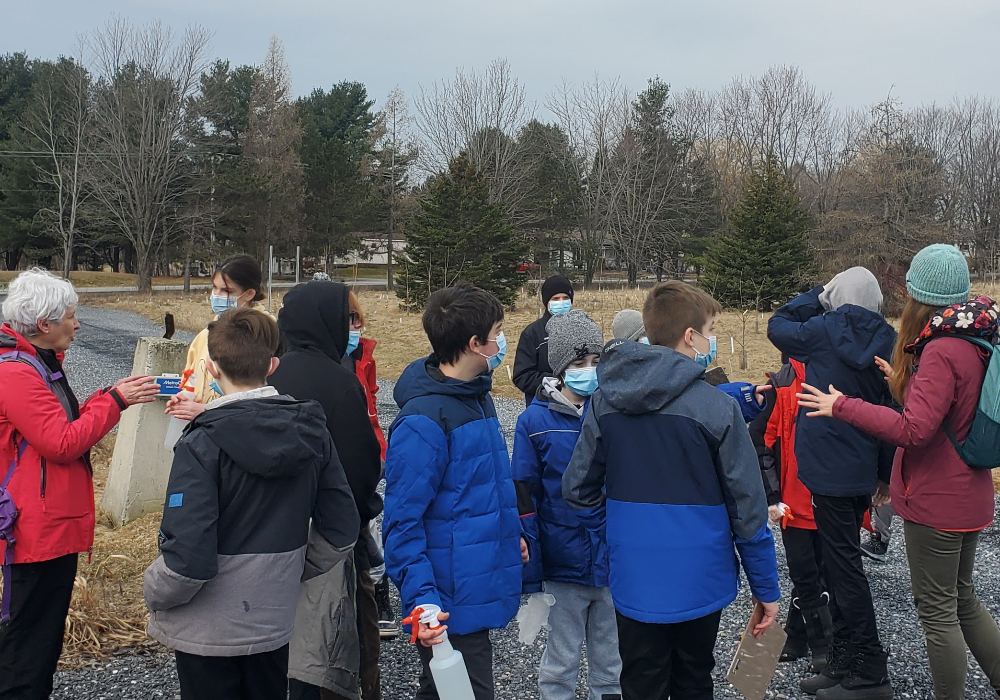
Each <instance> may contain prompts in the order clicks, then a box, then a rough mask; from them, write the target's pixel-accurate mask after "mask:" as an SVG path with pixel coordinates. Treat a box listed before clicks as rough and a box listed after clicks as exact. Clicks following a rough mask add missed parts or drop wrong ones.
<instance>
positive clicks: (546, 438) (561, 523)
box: [511, 377, 608, 593]
mask: <svg viewBox="0 0 1000 700" xmlns="http://www.w3.org/2000/svg"><path fill="white" fill-rule="evenodd" d="M554 383H555V380H554V379H552V378H550V377H549V378H546V379H543V380H542V385H541V386H540V387H539V388H538V394H537V395H536V397H535V399H534V400H533V401H532V402H531V405H530V406H528V408H526V409H525V411H524V412H523V413H522V414H521V415H520V417H519V418H518V419H517V430H516V432H515V433H514V452H513V456H512V458H511V468H512V469H513V472H514V485H515V486H516V487H517V497H518V509H519V510H520V513H521V527H522V528H523V530H524V532H525V534H526V535H527V537H528V542H529V551H530V554H531V559H530V561H529V562H528V565H527V566H525V567H524V586H523V592H524V593H534V592H536V591H540V590H542V587H541V583H542V581H560V582H562V583H575V584H578V585H581V586H592V587H603V586H607V585H608V550H607V546H606V545H605V544H604V542H603V539H602V537H601V536H600V534H599V533H597V532H591V531H590V530H588V529H587V528H586V527H584V525H583V523H582V522H581V521H580V518H579V517H578V516H577V514H576V511H574V510H573V509H572V508H570V507H569V504H567V503H566V499H564V498H563V495H562V477H563V473H564V472H565V471H566V467H567V466H569V460H570V457H572V456H573V448H574V447H575V446H576V439H577V437H578V436H579V434H580V425H581V424H582V423H583V415H582V414H580V413H578V412H577V411H576V409H575V407H573V406H570V405H567V403H568V402H566V403H564V402H563V401H560V400H559V397H554V396H553V392H556V393H558V390H557V389H555V388H554ZM560 397H561V394H560ZM564 401H565V400H564ZM584 409H586V406H585V407H584Z"/></svg>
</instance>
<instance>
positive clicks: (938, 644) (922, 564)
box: [903, 521, 1000, 700]
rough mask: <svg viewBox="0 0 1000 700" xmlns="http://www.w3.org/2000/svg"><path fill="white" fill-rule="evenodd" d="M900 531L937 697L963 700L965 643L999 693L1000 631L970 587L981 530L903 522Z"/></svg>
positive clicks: (937, 699)
mask: <svg viewBox="0 0 1000 700" xmlns="http://www.w3.org/2000/svg"><path fill="white" fill-rule="evenodd" d="M903 534H904V537H905V538H906V557H907V559H908V560H909V563H910V579H911V582H912V584H913V599H914V602H915V603H916V606H917V615H918V616H919V617H920V624H921V626H922V627H923V628H924V635H925V636H926V638H927V658H928V660H929V661H930V666H931V677H932V678H933V679H934V698H935V700H962V699H963V698H965V677H966V672H967V670H968V661H967V657H966V655H965V647H966V645H968V647H969V651H971V652H972V655H973V656H974V657H975V658H976V661H978V662H979V665H980V667H982V669H983V673H985V674H986V677H987V678H989V679H990V684H991V685H992V686H993V689H994V690H995V691H997V692H998V693H1000V629H998V628H997V623H996V621H995V620H994V619H993V617H992V616H991V615H990V612H989V611H988V610H987V609H986V608H985V607H984V606H983V604H982V602H981V601H980V600H979V596H977V595H976V589H975V588H974V587H973V585H972V567H973V564H975V559H976V544H977V543H978V542H979V533H978V532H944V531H942V530H935V529H933V528H930V527H926V526H924V525H918V524H916V523H912V522H909V521H903Z"/></svg>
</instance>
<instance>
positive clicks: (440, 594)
mask: <svg viewBox="0 0 1000 700" xmlns="http://www.w3.org/2000/svg"><path fill="white" fill-rule="evenodd" d="M492 385H493V384H492V380H491V378H490V377H489V376H480V377H477V378H476V379H473V380H472V381H468V382H462V381H458V380H456V379H450V378H448V377H445V376H444V375H443V374H442V373H441V370H440V369H439V368H438V363H437V360H436V359H435V358H434V356H433V355H431V356H430V357H428V358H425V359H420V360H417V361H416V362H413V363H412V364H410V366H409V367H407V368H406V369H405V370H404V371H403V375H402V376H401V377H400V378H399V381H398V382H397V383H396V389H395V391H394V392H393V397H394V398H395V400H396V403H397V404H398V405H399V408H400V412H399V416H398V417H397V418H396V420H395V422H394V423H393V424H392V427H391V428H390V433H389V448H388V451H387V452H386V457H385V479H386V486H385V516H384V520H383V522H382V531H383V536H384V539H385V555H386V556H385V559H386V562H385V563H386V569H387V571H388V573H389V576H390V577H391V578H392V580H393V582H394V583H395V584H396V586H397V587H398V588H399V592H400V597H401V598H402V601H403V610H404V612H406V613H408V612H409V611H410V610H412V609H413V608H414V607H416V606H417V605H420V604H426V603H432V604H434V605H439V606H441V609H442V610H444V611H445V612H449V613H451V618H450V619H449V620H448V629H449V631H450V632H451V633H453V634H469V633H471V632H478V631H480V630H484V629H491V628H498V627H504V626H506V625H507V623H508V622H510V621H511V619H512V618H513V617H514V614H515V613H516V612H517V607H518V603H519V602H520V593H521V569H522V565H521V544H520V537H521V526H520V523H519V521H518V514H517V496H516V494H515V491H514V481H513V480H512V479H511V473H510V458H509V457H508V455H507V443H506V442H505V441H504V437H503V433H502V431H501V429H500V423H499V422H498V421H497V415H496V409H495V408H494V407H493V399H492V398H491V397H490V393H489V392H490V389H491V388H492Z"/></svg>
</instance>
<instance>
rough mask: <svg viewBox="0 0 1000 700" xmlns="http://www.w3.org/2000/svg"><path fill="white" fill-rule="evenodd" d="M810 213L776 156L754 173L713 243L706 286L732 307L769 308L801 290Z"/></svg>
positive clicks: (807, 267) (807, 269)
mask: <svg viewBox="0 0 1000 700" xmlns="http://www.w3.org/2000/svg"><path fill="white" fill-rule="evenodd" d="M811 226H812V221H811V218H810V216H809V214H808V212H806V210H805V209H804V208H803V207H802V201H801V197H800V196H799V193H798V190H797V189H796V187H795V185H794V184H793V183H792V182H790V181H789V180H788V179H787V178H785V176H784V175H783V174H782V173H781V171H780V170H779V169H778V166H777V163H776V162H775V161H774V159H773V158H768V160H767V161H766V162H765V163H764V166H763V168H761V169H760V170H758V171H755V172H753V173H751V174H750V175H749V176H748V177H747V179H746V182H744V184H743V191H742V195H741V197H740V200H739V202H738V203H737V204H736V206H735V207H734V208H733V210H732V211H730V212H729V221H728V224H727V225H726V227H725V228H724V229H723V230H722V231H720V232H719V233H718V235H716V237H715V239H714V240H713V241H712V243H711V244H710V245H709V248H708V254H707V255H706V261H705V278H704V280H703V282H702V284H703V286H705V287H706V288H707V289H709V290H710V291H711V292H712V294H713V295H714V296H715V298H716V299H718V300H719V302H721V303H722V304H723V306H726V307H729V308H740V309H748V308H756V309H757V310H760V311H765V310H767V309H770V308H771V306H772V305H773V304H775V303H783V302H784V301H785V300H786V299H788V298H789V297H791V296H793V295H794V294H796V293H798V292H800V291H803V285H804V284H805V283H806V282H807V280H808V277H809V274H810V273H811V271H812V255H811V253H810V251H809V248H808V246H807V244H806V233H807V232H808V231H809V230H810V228H811Z"/></svg>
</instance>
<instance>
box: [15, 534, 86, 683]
mask: <svg viewBox="0 0 1000 700" xmlns="http://www.w3.org/2000/svg"><path fill="white" fill-rule="evenodd" d="M76 562H77V555H76V554H68V555H66V556H64V557H59V558H58V559H50V560H49V561H43V562H37V563H34V564H14V565H13V566H12V567H11V582H10V594H11V599H10V620H9V621H7V622H3V623H0V698H2V699H3V700H36V699H38V700H43V699H44V698H48V697H49V694H50V693H51V692H52V676H53V675H54V674H55V672H56V664H57V663H58V662H59V654H60V653H62V645H63V635H64V634H65V633H66V613H67V612H69V601H70V598H71V597H72V596H73V581H74V580H75V579H76Z"/></svg>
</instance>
